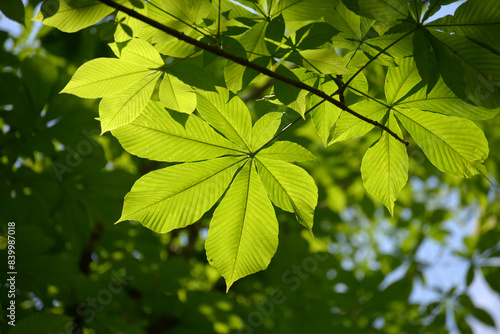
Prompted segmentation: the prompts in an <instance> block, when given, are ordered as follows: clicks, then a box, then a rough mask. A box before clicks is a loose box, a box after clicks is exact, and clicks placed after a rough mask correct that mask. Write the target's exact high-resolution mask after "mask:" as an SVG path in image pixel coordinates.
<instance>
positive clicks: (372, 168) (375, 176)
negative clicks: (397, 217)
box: [361, 113, 408, 215]
mask: <svg viewBox="0 0 500 334" xmlns="http://www.w3.org/2000/svg"><path fill="white" fill-rule="evenodd" d="M385 125H386V126H387V127H388V128H389V129H391V130H392V131H394V132H395V133H396V134H397V135H398V136H400V137H402V133H401V129H400V128H399V125H398V124H397V121H396V118H395V117H394V115H393V114H392V113H391V114H390V116H389V120H388V121H387V123H386V124H385ZM361 176H362V177H363V183H364V185H365V188H366V190H367V191H368V192H369V193H370V194H372V195H373V196H375V197H376V198H377V199H379V200H380V201H382V203H384V205H385V206H386V207H387V209H388V210H389V212H390V213H391V215H394V201H396V199H397V198H398V194H399V192H400V190H401V189H402V188H403V187H404V186H405V184H406V182H407V181H408V154H407V153H406V147H405V145H404V144H403V143H400V142H399V141H397V140H396V139H395V138H394V137H393V136H391V135H390V134H389V133H387V132H385V131H384V132H383V133H382V136H381V137H380V139H379V140H378V142H377V143H376V144H375V145H373V146H372V147H370V148H369V149H368V151H366V154H365V156H364V157H363V161H362V163H361Z"/></svg>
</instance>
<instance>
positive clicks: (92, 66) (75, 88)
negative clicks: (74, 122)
mask: <svg viewBox="0 0 500 334" xmlns="http://www.w3.org/2000/svg"><path fill="white" fill-rule="evenodd" d="M148 73H151V71H150V70H148V69H147V68H145V67H144V66H140V65H135V64H131V63H127V62H125V61H123V60H120V59H116V58H96V59H92V60H91V61H89V62H86V63H85V64H83V65H82V66H80V68H78V70H76V72H75V74H74V75H73V77H72V78H71V81H70V82H69V83H68V84H67V85H66V87H64V89H63V90H62V91H61V93H67V94H73V95H76V96H79V97H83V98H89V99H92V98H98V97H103V96H107V95H111V94H115V93H118V92H120V91H122V90H124V89H125V88H127V87H129V86H130V85H132V84H133V83H134V82H136V81H138V80H140V79H141V78H143V77H144V76H146V75H147V74H148Z"/></svg>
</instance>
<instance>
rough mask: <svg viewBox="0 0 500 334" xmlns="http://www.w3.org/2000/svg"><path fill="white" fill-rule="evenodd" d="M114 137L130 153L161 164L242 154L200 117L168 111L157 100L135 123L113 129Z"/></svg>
mask: <svg viewBox="0 0 500 334" xmlns="http://www.w3.org/2000/svg"><path fill="white" fill-rule="evenodd" d="M113 135H114V136H115V137H116V138H117V139H118V140H119V141H120V143H121V144H122V146H123V147H124V148H125V150H127V151H128V152H130V153H132V154H135V155H137V156H139V157H141V158H147V159H151V160H157V161H169V162H184V161H199V160H204V159H211V158H215V157H219V156H222V155H226V154H238V153H241V152H240V148H238V147H237V146H236V145H234V144H233V143H231V142H230V141H228V140H227V139H225V138H224V137H222V136H221V135H219V134H218V133H217V132H215V131H214V130H213V129H212V128H211V127H210V126H209V125H208V124H207V123H206V122H204V121H203V120H202V119H200V118H199V117H197V116H195V115H189V116H188V115H186V114H180V113H177V112H168V111H166V110H165V109H164V108H163V107H162V106H161V104H160V103H159V102H156V101H150V102H149V104H148V106H147V107H146V109H145V110H144V112H142V113H141V115H139V117H137V118H136V119H135V120H134V121H133V122H132V123H130V124H127V125H125V126H122V127H120V128H118V129H115V130H113Z"/></svg>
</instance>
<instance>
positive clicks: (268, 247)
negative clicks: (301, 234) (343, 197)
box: [112, 87, 318, 289]
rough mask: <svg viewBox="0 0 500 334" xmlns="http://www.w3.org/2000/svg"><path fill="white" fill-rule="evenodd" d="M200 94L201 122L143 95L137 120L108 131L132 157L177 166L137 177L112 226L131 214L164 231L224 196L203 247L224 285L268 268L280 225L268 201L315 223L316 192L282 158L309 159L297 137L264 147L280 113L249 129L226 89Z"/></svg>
mask: <svg viewBox="0 0 500 334" xmlns="http://www.w3.org/2000/svg"><path fill="white" fill-rule="evenodd" d="M197 97H198V100H197V101H198V106H197V107H198V111H199V112H200V114H201V116H202V117H203V118H204V119H205V120H203V119H202V118H200V117H198V116H196V115H195V114H190V115H187V114H182V113H178V112H174V111H167V110H165V109H164V108H163V107H162V105H161V103H159V102H157V101H150V102H149V104H148V105H147V107H146V108H145V110H144V112H142V113H141V114H140V115H139V116H138V117H137V118H136V119H135V120H134V121H132V122H131V123H129V124H127V125H124V126H121V127H119V128H117V129H114V130H113V131H112V133H113V135H114V136H115V137H116V138H117V139H118V140H119V141H120V143H121V144H122V146H123V147H124V148H125V149H126V150H127V151H128V152H130V153H132V154H135V155H138V156H140V157H145V158H149V159H153V160H157V161H167V162H184V163H181V164H177V165H174V166H171V167H166V168H164V169H161V170H157V171H153V172H150V173H149V174H147V175H145V176H143V177H142V178H140V179H139V180H138V181H137V182H136V183H135V185H134V186H133V187H132V190H131V191H130V192H129V193H128V194H127V196H126V197H125V204H124V207H123V212H122V216H121V217H120V219H119V220H118V222H120V221H123V220H137V221H139V222H140V223H141V224H143V225H144V226H145V227H147V228H150V229H152V230H154V231H156V232H159V233H167V232H169V231H171V230H173V229H176V228H182V227H185V226H187V225H189V224H192V223H194V222H195V221H197V220H199V219H200V218H201V217H202V216H203V214H204V213H205V212H206V211H208V210H209V209H210V208H211V207H212V206H213V205H214V204H215V203H216V202H217V201H218V200H219V198H220V197H221V196H223V198H222V200H221V202H220V204H219V206H218V207H217V208H216V209H215V212H214V217H213V219H212V221H211V223H210V228H209V232H208V237H207V241H206V249H207V257H208V259H209V262H210V263H211V264H212V265H213V266H214V267H215V268H217V269H218V270H219V272H220V273H221V275H222V276H223V277H224V278H225V280H226V283H227V288H228V289H229V288H230V286H231V285H232V284H233V283H234V282H235V281H236V280H238V279H239V278H241V277H244V276H246V275H249V274H252V273H254V272H256V271H259V270H262V269H264V268H266V267H267V265H268V264H269V262H270V260H271V258H272V256H273V254H274V253H275V251H276V248H277V245H278V225H277V220H276V215H275V213H274V209H273V206H272V203H271V200H270V198H271V199H272V200H273V201H274V203H275V204H276V205H277V206H279V207H281V208H283V210H287V211H291V212H295V214H296V216H297V219H298V221H299V222H300V223H301V224H303V225H304V226H306V227H307V228H308V229H311V228H312V226H313V217H314V208H315V206H316V203H317V198H318V193H317V188H316V186H315V185H314V181H313V180H312V178H311V177H310V176H309V175H308V174H307V172H306V171H304V170H303V169H301V168H299V167H297V166H294V165H292V164H290V163H289V162H290V161H307V160H314V159H315V158H314V156H313V155H312V154H311V153H310V152H309V151H307V150H306V149H305V148H303V147H301V146H300V145H297V144H295V143H289V142H277V143H274V144H273V145H271V146H269V147H267V148H264V149H262V145H264V144H267V143H268V142H269V141H270V140H271V139H272V138H273V136H274V134H275V133H276V131H277V130H278V128H279V126H280V123H281V116H282V114H281V113H269V114H266V115H264V116H263V117H262V118H261V119H259V120H258V121H257V122H256V123H255V126H254V127H253V128H252V126H251V119H250V114H249V111H248V109H247V108H246V106H245V104H244V103H243V101H242V100H241V99H240V98H239V97H237V96H234V97H232V98H231V99H230V94H229V91H228V90H227V89H224V88H220V87H218V88H217V92H206V91H197ZM214 128H215V129H217V131H218V132H217V131H215V130H214ZM224 136H225V137H224ZM226 138H227V139H226ZM286 161H289V162H286ZM257 164H258V167H257V166H256V165H257ZM277 182H278V183H277ZM263 183H264V184H265V187H264V185H263ZM266 189H267V191H266Z"/></svg>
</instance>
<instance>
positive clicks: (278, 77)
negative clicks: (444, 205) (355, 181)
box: [99, 0, 409, 146]
mask: <svg viewBox="0 0 500 334" xmlns="http://www.w3.org/2000/svg"><path fill="white" fill-rule="evenodd" d="M99 1H100V2H102V3H104V4H106V5H108V6H110V7H112V8H114V9H116V10H119V11H121V12H124V13H126V14H128V15H130V16H131V17H133V18H136V19H138V20H140V21H142V22H144V23H146V24H149V25H150V26H152V27H155V28H157V29H159V30H161V31H163V32H165V33H167V34H169V35H171V36H173V37H175V38H177V39H179V40H181V41H184V42H186V43H189V44H191V45H194V46H196V47H198V48H200V49H202V50H205V51H208V52H210V53H213V54H215V55H216V56H219V57H223V58H226V59H228V60H231V61H233V62H235V63H237V64H240V65H242V66H245V67H248V68H251V69H253V70H255V71H257V72H259V73H262V74H264V75H266V76H268V77H271V78H273V79H276V80H279V81H281V82H284V83H286V84H288V85H290V86H293V87H296V88H299V89H303V90H306V91H308V92H310V93H312V94H314V95H316V96H319V97H321V98H323V99H324V100H326V101H328V102H330V103H332V104H333V105H335V106H337V107H338V108H340V109H342V110H344V111H345V112H348V113H350V114H352V115H353V116H355V117H357V118H359V119H361V120H363V121H365V122H367V123H369V124H372V125H373V126H376V127H379V128H381V129H382V130H384V131H386V132H388V133H389V134H390V135H391V136H393V137H394V138H395V139H397V140H398V141H400V142H401V143H403V144H405V145H406V146H408V145H409V142H408V141H406V140H404V139H402V138H400V137H399V136H398V135H397V134H396V133H394V132H393V131H392V130H391V129H389V128H388V127H386V126H385V125H383V124H380V123H379V122H377V121H374V120H372V119H370V118H367V117H365V116H363V115H361V114H359V113H357V112H355V111H354V110H352V109H350V108H349V107H348V106H346V105H345V104H343V103H341V102H340V101H337V100H335V99H334V98H333V97H331V96H330V95H328V94H326V93H325V92H323V91H321V90H319V89H317V88H314V87H312V86H309V85H307V84H305V83H303V82H300V81H296V80H293V79H290V78H288V77H285V76H283V75H280V74H278V73H276V72H273V71H271V70H269V69H267V68H265V67H262V66H259V65H257V64H254V63H252V62H250V61H249V60H247V59H245V58H242V57H238V56H236V55H234V54H232V53H229V52H227V51H225V50H223V49H220V48H217V47H215V46H212V45H209V44H206V43H204V42H201V41H199V40H197V39H194V38H191V37H189V36H186V35H185V34H184V33H182V32H179V31H177V30H175V29H172V28H170V27H167V26H165V25H163V24H161V23H159V22H157V21H155V20H152V19H150V18H149V17H147V16H144V15H142V14H139V13H137V12H136V11H134V10H133V9H130V8H127V7H125V6H122V5H120V4H118V3H116V2H114V1H113V0H99Z"/></svg>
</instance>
